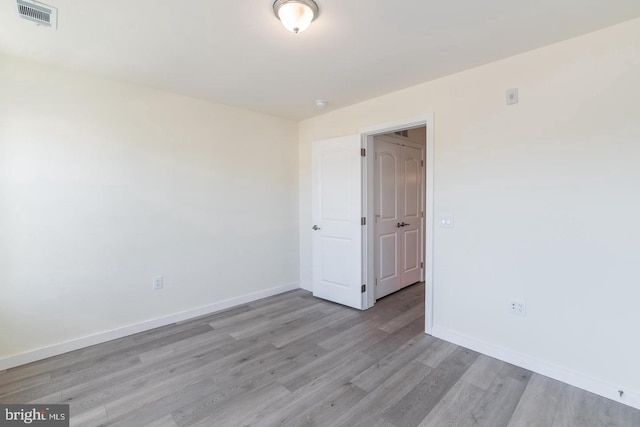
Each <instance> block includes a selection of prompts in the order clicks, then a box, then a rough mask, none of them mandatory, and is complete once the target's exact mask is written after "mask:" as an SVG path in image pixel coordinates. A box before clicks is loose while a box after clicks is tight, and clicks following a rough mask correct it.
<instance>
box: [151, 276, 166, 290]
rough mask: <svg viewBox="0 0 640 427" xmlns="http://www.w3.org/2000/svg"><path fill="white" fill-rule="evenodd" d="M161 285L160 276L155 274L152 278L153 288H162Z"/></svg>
mask: <svg viewBox="0 0 640 427" xmlns="http://www.w3.org/2000/svg"><path fill="white" fill-rule="evenodd" d="M163 286H164V285H163V283H162V276H155V277H154V278H153V289H162V287H163Z"/></svg>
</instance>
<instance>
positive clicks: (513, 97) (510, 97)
mask: <svg viewBox="0 0 640 427" xmlns="http://www.w3.org/2000/svg"><path fill="white" fill-rule="evenodd" d="M517 103H518V88H512V89H507V105H513V104H517Z"/></svg>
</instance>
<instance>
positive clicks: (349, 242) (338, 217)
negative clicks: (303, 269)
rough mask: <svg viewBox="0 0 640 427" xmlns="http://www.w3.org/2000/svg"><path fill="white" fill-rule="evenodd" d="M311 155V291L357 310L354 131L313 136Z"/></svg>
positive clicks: (358, 199) (358, 165)
mask: <svg viewBox="0 0 640 427" xmlns="http://www.w3.org/2000/svg"><path fill="white" fill-rule="evenodd" d="M312 156H313V172H312V178H313V182H312V193H313V194H312V197H313V201H312V218H313V224H314V225H313V230H311V232H312V233H313V234H312V236H313V237H312V246H313V266H312V268H313V295H314V296H316V297H318V298H323V299H327V300H329V301H333V302H336V303H339V304H343V305H347V306H349V307H353V308H357V309H360V310H361V309H363V303H362V290H361V286H362V283H363V282H362V224H361V218H362V216H363V215H362V157H361V156H360V135H351V136H345V137H341V138H334V139H328V140H322V141H316V142H314V143H313V147H312Z"/></svg>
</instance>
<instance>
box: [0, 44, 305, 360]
mask: <svg viewBox="0 0 640 427" xmlns="http://www.w3.org/2000/svg"><path fill="white" fill-rule="evenodd" d="M297 132H298V131H297V124H296V123H295V122H291V121H288V120H284V119H280V118H275V117H271V116H267V115H262V114H257V113H253V112H249V111H244V110H239V109H234V108H229V107H225V106H220V105H214V104H211V103H208V102H205V101H201V100H197V99H192V98H188V97H184V96H179V95H174V94H169V93H165V92H160V91H156V90H152V89H149V88H144V87H140V86H134V85H129V84H125V83H119V82H115V81H110V80H106V79H102V78H98V77H93V76H89V75H86V74H76V73H73V72H67V71H62V70H59V69H55V68H49V67H46V66H43V65H39V64H36V63H31V62H25V61H21V60H18V59H12V58H9V57H0V336H1V338H0V362H1V361H2V359H3V358H5V359H6V358H7V357H8V356H12V355H19V354H23V353H28V352H30V351H32V350H35V349H38V348H41V347H47V346H52V345H57V344H60V343H64V342H66V341H69V340H74V339H78V338H82V337H86V336H91V335H94V334H100V333H103V332H105V331H109V330H112V329H117V328H121V327H124V326H128V325H136V324H140V323H141V322H145V321H148V320H150V319H157V318H164V317H166V316H169V315H172V314H175V313H180V312H184V311H190V310H193V309H196V308H199V307H203V306H210V305H215V304H216V303H220V302H222V301H225V300H228V299H233V298H238V297H243V296H247V295H254V294H265V292H266V293H268V292H269V290H271V289H272V288H277V290H278V289H282V288H281V287H286V286H287V285H293V286H297V283H298V276H299V272H298V221H297V218H298V215H297V207H298V182H297V180H298V164H297V162H298V154H297V138H298V133H297ZM154 275H163V276H164V286H165V288H164V289H163V290H162V291H153V290H152V289H151V280H152V276H154ZM128 331H131V329H129V330H128ZM84 342H85V343H86V342H87V341H84ZM38 354H41V355H42V354H45V355H46V354H47V353H46V352H45V353H38ZM27 359H28V358H27ZM16 360H25V359H20V358H18V359H16ZM7 363H10V362H7ZM10 364H11V363H10ZM1 369H2V368H0V370H1Z"/></svg>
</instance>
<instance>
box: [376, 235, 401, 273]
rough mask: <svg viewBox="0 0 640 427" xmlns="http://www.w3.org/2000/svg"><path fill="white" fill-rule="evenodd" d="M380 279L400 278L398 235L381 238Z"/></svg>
mask: <svg viewBox="0 0 640 427" xmlns="http://www.w3.org/2000/svg"><path fill="white" fill-rule="evenodd" d="M379 241H380V251H379V252H380V258H379V259H378V265H379V266H380V268H379V272H380V276H379V277H380V279H382V280H387V279H391V278H395V277H398V256H397V254H398V234H397V233H393V234H385V235H383V236H380V240H379Z"/></svg>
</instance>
